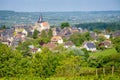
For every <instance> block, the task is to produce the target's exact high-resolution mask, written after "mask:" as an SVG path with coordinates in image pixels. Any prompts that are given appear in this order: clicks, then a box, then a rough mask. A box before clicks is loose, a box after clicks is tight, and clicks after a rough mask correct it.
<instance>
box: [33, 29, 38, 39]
mask: <svg viewBox="0 0 120 80" xmlns="http://www.w3.org/2000/svg"><path fill="white" fill-rule="evenodd" d="M38 33H39V32H38V30H36V29H35V30H34V33H33V38H34V39H36V38H38Z"/></svg>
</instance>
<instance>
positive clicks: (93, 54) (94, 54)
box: [90, 48, 117, 57]
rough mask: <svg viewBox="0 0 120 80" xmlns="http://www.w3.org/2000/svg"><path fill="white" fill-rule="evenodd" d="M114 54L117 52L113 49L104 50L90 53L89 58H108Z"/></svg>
mask: <svg viewBox="0 0 120 80" xmlns="http://www.w3.org/2000/svg"><path fill="white" fill-rule="evenodd" d="M114 54H117V52H116V50H115V48H111V49H106V50H104V51H98V52H94V53H90V56H91V57H98V56H109V55H114Z"/></svg>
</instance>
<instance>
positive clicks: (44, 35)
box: [39, 29, 52, 43]
mask: <svg viewBox="0 0 120 80" xmlns="http://www.w3.org/2000/svg"><path fill="white" fill-rule="evenodd" d="M51 38H52V30H51V29H49V30H48V31H45V30H43V31H42V32H41V34H40V37H39V39H40V41H44V42H45V43H47V42H49V41H50V40H51Z"/></svg>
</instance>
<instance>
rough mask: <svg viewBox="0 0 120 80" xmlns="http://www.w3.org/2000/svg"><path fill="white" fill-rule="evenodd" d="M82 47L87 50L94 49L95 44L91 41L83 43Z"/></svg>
mask: <svg viewBox="0 0 120 80" xmlns="http://www.w3.org/2000/svg"><path fill="white" fill-rule="evenodd" d="M83 45H86V46H87V47H88V48H96V46H95V44H94V43H93V42H91V41H88V42H84V43H83Z"/></svg>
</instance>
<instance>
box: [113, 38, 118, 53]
mask: <svg viewBox="0 0 120 80" xmlns="http://www.w3.org/2000/svg"><path fill="white" fill-rule="evenodd" d="M112 42H113V44H114V47H115V49H116V51H117V52H119V53H120V37H117V38H115V39H113V40H112Z"/></svg>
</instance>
